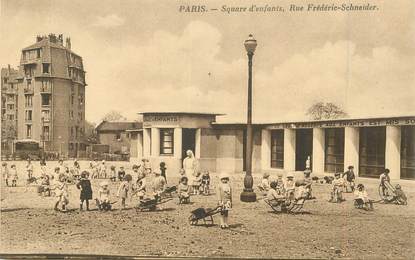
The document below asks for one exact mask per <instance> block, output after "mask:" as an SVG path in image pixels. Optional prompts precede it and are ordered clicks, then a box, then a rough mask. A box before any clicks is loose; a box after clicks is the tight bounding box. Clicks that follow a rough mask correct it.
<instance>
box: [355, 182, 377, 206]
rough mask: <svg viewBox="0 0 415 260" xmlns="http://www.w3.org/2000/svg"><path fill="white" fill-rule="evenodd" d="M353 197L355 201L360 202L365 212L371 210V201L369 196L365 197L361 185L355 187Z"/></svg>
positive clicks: (363, 188)
mask: <svg viewBox="0 0 415 260" xmlns="http://www.w3.org/2000/svg"><path fill="white" fill-rule="evenodd" d="M354 195H355V197H356V199H358V200H362V202H363V204H364V206H365V209H366V210H373V201H372V200H371V199H370V198H369V195H367V192H366V189H365V186H364V185H363V184H358V185H357V190H355V192H354Z"/></svg>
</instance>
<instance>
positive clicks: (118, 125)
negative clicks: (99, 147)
mask: <svg viewBox="0 0 415 260" xmlns="http://www.w3.org/2000/svg"><path fill="white" fill-rule="evenodd" d="M139 128H142V124H141V123H139V122H107V121H102V122H101V123H99V124H98V125H97V126H96V127H95V131H96V133H97V136H98V142H99V144H103V145H108V146H109V153H115V154H129V153H130V143H131V142H130V138H129V135H130V133H133V132H134V131H133V130H135V129H139Z"/></svg>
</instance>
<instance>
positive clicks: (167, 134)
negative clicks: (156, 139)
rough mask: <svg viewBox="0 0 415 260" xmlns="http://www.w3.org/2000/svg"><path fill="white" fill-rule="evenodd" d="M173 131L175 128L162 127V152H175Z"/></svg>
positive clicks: (170, 153)
mask: <svg viewBox="0 0 415 260" xmlns="http://www.w3.org/2000/svg"><path fill="white" fill-rule="evenodd" d="M173 133H174V129H171V128H166V129H160V154H162V155H172V154H173Z"/></svg>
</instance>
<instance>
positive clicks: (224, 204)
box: [217, 173, 232, 229]
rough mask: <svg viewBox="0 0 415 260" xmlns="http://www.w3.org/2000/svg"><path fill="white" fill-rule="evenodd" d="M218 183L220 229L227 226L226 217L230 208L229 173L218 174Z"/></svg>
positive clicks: (230, 189)
mask: <svg viewBox="0 0 415 260" xmlns="http://www.w3.org/2000/svg"><path fill="white" fill-rule="evenodd" d="M219 178H220V183H219V185H218V188H217V194H218V204H219V206H221V212H220V227H221V228H222V229H224V228H229V225H228V217H229V210H230V209H231V208H232V188H231V185H230V184H229V175H228V174H227V173H222V174H221V175H220V177H219Z"/></svg>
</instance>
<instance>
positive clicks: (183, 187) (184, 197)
mask: <svg viewBox="0 0 415 260" xmlns="http://www.w3.org/2000/svg"><path fill="white" fill-rule="evenodd" d="M187 181H188V179H187V177H186V176H183V177H181V178H180V183H179V186H178V187H177V194H178V197H179V204H182V203H188V202H189V201H190V195H189V185H187Z"/></svg>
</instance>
